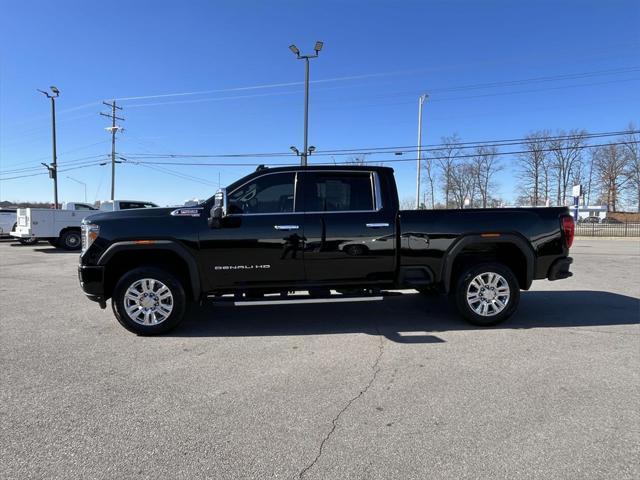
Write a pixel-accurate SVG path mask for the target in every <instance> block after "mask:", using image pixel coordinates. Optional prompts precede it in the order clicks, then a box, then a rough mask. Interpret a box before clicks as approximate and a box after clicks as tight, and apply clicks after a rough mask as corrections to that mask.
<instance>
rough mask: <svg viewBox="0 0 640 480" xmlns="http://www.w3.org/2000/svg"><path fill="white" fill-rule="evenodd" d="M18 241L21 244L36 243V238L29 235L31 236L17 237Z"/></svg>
mask: <svg viewBox="0 0 640 480" xmlns="http://www.w3.org/2000/svg"><path fill="white" fill-rule="evenodd" d="M18 241H19V242H20V243H21V244H22V245H35V244H36V243H38V239H37V238H36V237H31V238H19V239H18Z"/></svg>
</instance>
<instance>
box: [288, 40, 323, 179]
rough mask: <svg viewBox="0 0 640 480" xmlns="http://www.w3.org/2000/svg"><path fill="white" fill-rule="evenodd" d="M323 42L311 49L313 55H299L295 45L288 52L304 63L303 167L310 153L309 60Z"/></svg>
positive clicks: (290, 46)
mask: <svg viewBox="0 0 640 480" xmlns="http://www.w3.org/2000/svg"><path fill="white" fill-rule="evenodd" d="M323 45H324V43H323V42H316V44H315V46H314V47H313V49H314V51H315V54H313V55H300V50H299V49H298V47H296V46H295V45H293V44H292V45H289V50H291V51H292V52H293V53H294V55H295V56H296V57H297V58H298V60H304V61H305V75H304V147H303V150H302V152H300V165H302V166H303V167H306V166H307V156H308V155H309V154H310V153H311V152H309V146H308V145H309V144H308V138H309V60H310V59H311V58H316V57H317V56H318V54H319V53H320V50H322V46H323Z"/></svg>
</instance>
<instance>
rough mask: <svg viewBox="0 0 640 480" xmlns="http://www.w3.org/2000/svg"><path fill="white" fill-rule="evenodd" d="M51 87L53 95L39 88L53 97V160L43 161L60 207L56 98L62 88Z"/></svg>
mask: <svg viewBox="0 0 640 480" xmlns="http://www.w3.org/2000/svg"><path fill="white" fill-rule="evenodd" d="M49 88H50V89H51V93H53V95H51V94H50V93H49V92H45V91H44V90H40V89H38V91H39V92H40V93H42V94H44V95H46V97H47V98H50V99H51V132H52V136H53V162H52V163H51V165H47V164H46V163H43V165H44V166H45V167H46V169H47V170H48V171H49V177H50V178H52V179H53V205H54V206H53V208H58V156H57V155H56V98H58V97H59V96H60V90H58V89H57V88H56V87H54V86H53V85H52V86H51V87H49Z"/></svg>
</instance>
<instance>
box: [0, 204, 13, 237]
mask: <svg viewBox="0 0 640 480" xmlns="http://www.w3.org/2000/svg"><path fill="white" fill-rule="evenodd" d="M16 222H17V216H16V209H15V208H0V237H8V236H9V233H11V231H12V230H13V229H14V228H16Z"/></svg>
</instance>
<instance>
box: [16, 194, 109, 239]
mask: <svg viewBox="0 0 640 480" xmlns="http://www.w3.org/2000/svg"><path fill="white" fill-rule="evenodd" d="M92 213H97V210H96V209H95V208H94V207H92V206H91V205H88V204H86V203H79V202H69V203H67V204H65V205H64V208H63V209H62V210H54V209H51V208H19V209H18V212H17V225H16V228H15V230H14V231H13V232H11V236H12V237H15V238H17V239H18V241H19V242H20V243H22V244H23V245H30V244H33V243H36V242H37V241H38V240H48V241H49V243H50V244H51V245H53V246H54V247H59V248H64V249H65V250H79V249H80V247H81V246H82V245H81V243H82V242H81V237H80V224H81V222H82V219H83V218H84V217H86V216H88V215H91V214H92Z"/></svg>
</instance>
